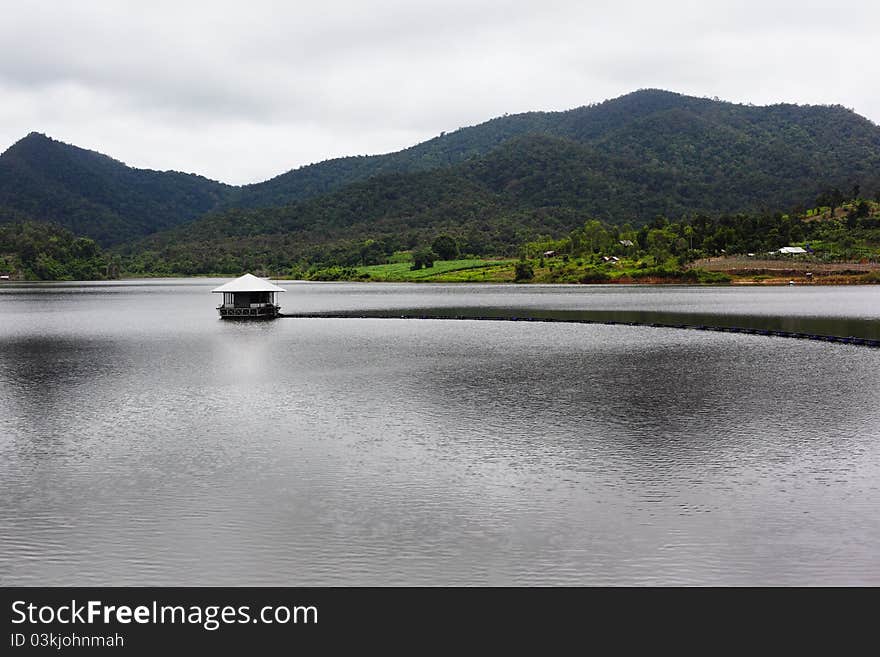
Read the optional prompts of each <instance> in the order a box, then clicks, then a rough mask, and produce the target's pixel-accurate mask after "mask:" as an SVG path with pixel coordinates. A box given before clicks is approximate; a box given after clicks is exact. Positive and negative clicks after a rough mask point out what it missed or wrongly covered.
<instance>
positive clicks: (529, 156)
mask: <svg viewBox="0 0 880 657" xmlns="http://www.w3.org/2000/svg"><path fill="white" fill-rule="evenodd" d="M756 175H760V172H755V171H749V172H744V173H743V178H741V179H737V178H736V177H735V176H733V175H731V176H729V177H724V176H722V177H720V178H718V179H708V180H699V181H691V182H687V181H686V180H684V179H683V178H682V177H681V176H680V175H679V174H678V173H677V172H676V171H675V169H674V168H667V167H663V166H658V165H657V164H654V163H651V162H636V161H633V160H631V159H628V158H626V157H620V156H613V155H610V154H607V153H604V152H602V151H601V150H599V149H598V148H596V147H591V146H586V145H584V144H582V143H580V142H577V141H573V140H570V139H564V138H560V137H551V136H547V135H526V136H522V137H517V138H514V139H511V140H509V141H507V142H505V143H503V144H502V145H501V146H499V147H498V148H496V149H494V150H493V151H491V152H490V153H488V154H487V155H485V156H483V157H480V158H476V159H472V160H468V161H466V162H463V163H460V164H458V165H456V166H452V167H446V168H443V169H438V170H435V171H422V172H415V173H392V174H385V175H381V176H377V177H374V178H370V179H368V180H365V181H362V182H357V183H352V184H350V185H348V186H346V187H344V188H343V189H341V190H338V191H336V192H333V193H330V194H327V195H324V196H321V197H318V198H314V199H310V200H307V201H300V202H295V203H292V204H290V205H287V206H283V207H277V208H262V209H236V210H228V211H223V212H215V213H212V214H210V215H208V216H206V217H204V218H203V219H200V220H199V221H196V222H194V223H191V224H187V225H183V226H180V227H178V228H176V229H173V230H171V231H167V232H164V233H159V234H156V235H154V236H152V237H150V238H148V239H146V240H144V241H142V242H139V243H137V244H134V245H129V247H128V248H127V249H126V251H125V252H126V253H127V254H128V255H130V256H133V257H135V258H136V257H137V255H138V254H139V253H149V254H151V255H150V256H149V260H150V262H147V261H146V260H145V261H144V262H143V264H142V266H141V265H138V267H139V268H140V269H142V270H143V271H145V272H150V271H155V269H153V265H152V264H150V263H151V262H157V263H158V262H162V263H164V264H163V265H162V267H167V268H168V271H174V272H183V273H192V274H196V273H210V272H234V271H240V270H249V269H265V270H268V271H281V270H283V269H284V268H286V267H289V265H290V264H291V263H294V262H319V263H338V262H346V263H350V262H357V261H358V258H359V257H361V255H360V251H361V250H362V249H364V248H366V249H368V250H369V251H370V256H369V257H372V256H374V255H378V256H380V258H381V257H385V256H388V255H389V254H391V253H393V252H394V251H398V250H407V249H412V248H415V247H418V246H420V245H424V244H430V243H431V242H432V240H433V239H434V238H435V237H436V236H437V235H439V234H443V233H446V234H449V235H451V236H453V237H454V239H455V240H456V241H457V243H458V245H459V248H460V249H461V251H462V252H464V253H469V254H473V255H480V256H489V255H507V256H510V255H515V254H516V253H517V250H518V249H519V247H520V246H521V245H522V244H523V243H524V242H527V241H530V240H534V239H536V238H538V237H539V236H553V237H559V236H561V235H564V234H566V233H567V232H568V231H571V230H573V229H575V228H577V227H579V226H581V225H583V223H584V221H585V220H586V219H587V218H592V219H600V220H604V221H605V222H607V223H612V224H615V223H616V224H618V225H620V224H623V223H630V224H632V225H633V226H638V225H639V224H645V223H647V222H648V221H651V220H653V219H655V218H656V217H657V216H658V215H662V216H666V217H672V218H678V217H680V216H681V215H682V214H685V213H701V214H704V215H709V216H713V215H715V216H717V215H721V214H729V208H735V209H738V208H747V207H749V206H750V205H754V206H761V205H763V204H764V203H765V202H766V203H767V205H766V206H765V207H764V208H763V210H765V211H766V212H768V213H769V212H772V211H776V210H779V209H787V208H788V207H790V205H793V204H794V203H793V202H791V203H789V206H786V205H779V206H774V205H770V203H772V198H773V196H772V195H771V196H768V197H763V198H762V197H760V196H758V195H757V194H758V193H759V192H757V191H756V190H751V189H749V188H748V187H747V186H746V185H745V182H744V179H745V177H747V176H748V177H754V176H756ZM777 177H778V178H780V179H782V180H783V181H789V182H790V181H791V179H790V178H788V177H786V176H785V175H784V174H783V173H782V172H780V174H779V175H778V176H777ZM854 187H855V185H853V186H852V187H849V188H847V189H846V190H845V191H846V194H847V198H854V197H855V196H859V195H860V194H861V186H860V189H859V190H858V191H856V190H855V189H854ZM868 189H869V187H867V186H866V187H865V190H866V191H867V190H868ZM870 189H876V190H877V191H875V192H870V194H873V195H874V196H876V195H880V187H878V188H875V187H870ZM815 190H820V191H821V189H820V188H819V186H818V185H817V186H815V187H806V188H805V189H803V190H801V194H802V196H800V197H797V199H796V200H800V201H802V202H803V203H804V204H805V205H807V206H810V207H812V206H813V205H814V204H818V205H825V204H826V202H825V201H822V202H820V201H819V199H818V198H817V197H819V196H821V195H823V194H820V193H817V192H816V191H815ZM750 194H755V195H754V196H750ZM776 195H777V196H778V197H780V198H786V199H789V200H791V199H795V198H796V197H795V195H794V194H792V192H791V191H790V190H788V189H785V188H783V189H779V190H778V191H777V192H776ZM826 195H827V196H828V197H829V198H837V197H841V198H842V192H840V190H833V193H830V194H826ZM862 195H863V196H867V195H868V194H862ZM840 202H841V200H839V199H838V200H834V201H827V203H835V204H836V205H838V206H839V205H840ZM374 252H375V253H374ZM367 259H369V258H367V257H364V258H363V260H364V261H366V260H367Z"/></svg>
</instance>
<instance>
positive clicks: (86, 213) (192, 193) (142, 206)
mask: <svg viewBox="0 0 880 657" xmlns="http://www.w3.org/2000/svg"><path fill="white" fill-rule="evenodd" d="M231 189H232V188H231V187H229V186H228V185H223V184H221V183H217V182H214V181H211V180H208V179H207V178H202V177H201V176H195V175H189V174H183V173H177V172H173V171H169V172H161V171H149V170H144V169H133V168H131V167H127V166H125V165H124V164H123V163H122V162H118V161H117V160H114V159H112V158H110V157H107V156H106V155H101V154H100V153H96V152H94V151H88V150H84V149H82V148H77V147H75V146H70V145H68V144H64V143H61V142H59V141H55V140H54V139H50V138H48V137H46V136H45V135H41V134H38V133H31V134H30V135H28V136H27V137H25V138H24V139H22V140H21V141H19V142H18V143H16V144H14V145H13V146H12V147H10V148H9V149H8V150H7V151H6V152H4V153H3V154H2V155H0V208H5V213H6V214H7V215H8V214H9V213H11V212H14V213H17V214H19V215H23V216H25V217H28V218H31V219H40V220H48V221H52V222H54V223H57V224H59V225H61V226H63V227H65V228H67V229H68V230H71V231H73V232H74V233H76V234H78V235H84V236H88V237H90V238H92V239H94V240H96V241H98V242H100V243H102V244H104V245H107V244H117V243H119V242H123V241H125V240H130V239H133V238H136V237H140V236H143V235H147V234H150V233H153V232H156V231H157V230H162V229H164V228H170V227H172V226H176V225H178V224H181V223H185V222H187V221H192V220H193V219H195V218H197V217H199V216H200V215H202V214H204V213H205V212H207V211H209V210H211V209H212V208H214V207H216V206H217V205H218V203H219V202H220V201H221V200H222V199H224V198H226V197H227V196H228V194H229V192H230V190H231ZM3 215H4V213H3V212H0V222H2V221H3Z"/></svg>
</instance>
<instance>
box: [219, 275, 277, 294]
mask: <svg viewBox="0 0 880 657" xmlns="http://www.w3.org/2000/svg"><path fill="white" fill-rule="evenodd" d="M211 292H287V290H285V289H284V288H283V287H278V286H277V285H275V284H274V283H270V282H269V281H267V280H266V279H264V278H257V277H256V276H254V275H253V274H245V275H244V276H240V277H238V278H236V279H235V280H234V281H229V282H228V283H226V284H224V285H221V286H220V287H215V288H214V289H213V290H211Z"/></svg>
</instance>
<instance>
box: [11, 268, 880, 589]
mask: <svg viewBox="0 0 880 657" xmlns="http://www.w3.org/2000/svg"><path fill="white" fill-rule="evenodd" d="M217 284H219V282H218V281H208V280H173V281H140V282H139V281H128V282H115V283H101V284H70V283H68V284H43V285H23V284H6V285H2V286H0V584H6V585H10V584H57V585H73V584H96V585H97V584H120V585H124V584H181V585H186V584H191V585H198V584H255V585H261V584H264V585H269V584H278V585H306V584H476V585H483V584H756V583H761V584H875V585H876V584H880V405H878V403H877V402H878V397H880V394H878V390H880V367H878V366H880V350H875V349H867V348H863V347H854V346H846V345H837V344H826V343H816V342H808V341H798V340H791V339H785V338H768V337H760V336H748V335H733V334H718V333H704V332H694V331H679V330H674V329H661V328H647V327H646V328H640V327H626V326H602V325H580V324H523V323H503V322H469V321H463V322H444V321H442V320H396V319H279V320H276V321H274V322H266V323H235V322H223V321H220V320H218V319H217V317H216V311H215V310H214V305H215V303H216V298H212V295H210V294H209V290H210V289H211V287H213V286H215V285H217ZM286 287H288V289H289V292H288V293H287V294H286V295H282V296H283V299H282V305H283V306H284V310H285V311H288V312H295V311H305V312H311V311H350V310H361V309H366V310H382V309H384V310H393V309H414V308H434V309H436V308H455V309H461V308H466V309H468V308H469V309H502V310H503V309H532V310H534V311H536V312H537V311H541V310H543V311H565V312H575V311H576V312H638V313H667V314H668V313H674V314H681V315H691V316H700V317H704V318H705V317H714V318H716V319H719V320H721V319H723V318H728V319H730V318H734V319H741V318H742V317H752V318H754V317H765V318H768V321H785V322H787V323H789V324H795V325H797V324H799V323H803V322H814V323H815V322H821V323H823V325H827V326H831V325H832V324H834V325H835V326H839V327H844V329H843V330H845V327H853V326H856V327H860V328H861V329H864V328H865V327H868V328H869V329H870V328H871V327H876V326H877V325H878V323H880V288H876V287H853V288H847V287H844V288H818V287H817V288H758V289H742V288H687V287H671V288H670V287H657V288H653V287H631V288H630V287H617V286H615V287H611V286H606V287H601V286H600V287H590V286H578V287H555V286H520V287H517V286H444V285H436V286H433V285H428V286H422V285H419V286H414V285H381V284H372V285H371V284H360V285H355V284H294V283H291V284H287V285H286ZM829 323H831V324H829ZM843 334H844V335H845V334H847V333H845V332H844V333H843Z"/></svg>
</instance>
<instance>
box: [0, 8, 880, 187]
mask: <svg viewBox="0 0 880 657" xmlns="http://www.w3.org/2000/svg"><path fill="white" fill-rule="evenodd" d="M878 25H880V2H877V1H876V0H861V1H858V2H847V1H846V0H841V1H833V2H832V1H826V2H812V1H811V0H799V1H796V2H795V1H777V0H761V1H757V2H753V1H751V0H740V1H729V2H728V1H712V0H705V1H702V2H689V1H684V0H663V1H662V2H661V1H659V0H657V1H655V2H645V1H638V2H636V1H628V0H614V1H610V2H604V1H599V2H596V1H593V0H573V1H567V0H566V1H562V0H560V1H556V0H539V1H534V2H513V1H508V2H496V1H490V0H466V1H460V0H442V1H435V0H386V1H382V2H372V1H369V0H364V1H354V0H321V1H320V2H312V1H301V0H291V1H289V2H269V1H264V0H247V1H246V2H221V1H219V0H214V1H212V2H186V1H184V0H174V1H169V2H166V1H164V0H151V1H150V2H143V1H142V0H137V1H135V2H127V1H125V0H106V1H102V2H98V1H92V0H77V1H76V2H57V1H53V2H49V1H40V0H29V1H28V2H21V1H12V0H0V94H2V95H0V98H2V102H0V150H5V149H6V148H7V147H8V146H10V145H11V144H12V143H14V142H15V141H17V140H18V139H20V138H21V137H23V136H24V135H26V134H27V133H28V132H31V131H37V132H44V133H46V134H48V135H49V136H51V137H54V138H56V139H60V140H61V141H66V142H69V143H73V144H76V145H78V146H82V147H85V148H91V149H94V150H100V151H101V152H103V153H106V154H108V155H111V156H113V157H115V158H117V159H120V160H122V161H124V162H126V163H127V164H129V165H131V166H137V167H147V168H154V169H176V170H180V171H186V172H194V173H200V174H202V175H206V176H208V177H210V178H214V179H218V180H222V181H224V182H229V183H234V184H241V183H247V182H255V181H259V180H264V179H266V178H269V177H272V176H274V175H277V174H279V173H282V172H284V171H286V170H288V169H291V168H295V167H298V166H300V165H303V164H309V163H311V162H317V161H321V160H324V159H327V158H330V157H337V156H341V155H357V154H367V153H383V152H388V151H393V150H398V149H400V148H404V147H406V146H410V145H412V144H414V143H417V142H419V141H423V140H425V139H428V138H430V137H433V136H436V135H437V134H439V133H440V132H441V131H443V130H446V131H449V130H454V129H455V128H457V127H459V126H465V125H473V124H475V123H480V122H482V121H485V120H487V119H489V118H492V117H494V116H498V115H501V114H504V113H515V112H522V111H527V110H562V109H570V108H572V107H577V106H580V105H584V104H587V103H591V102H596V101H601V100H604V99H606V98H613V97H615V96H619V95H622V94H624V93H627V92H629V91H633V90H635V89H639V88H644V87H659V88H664V89H669V90H673V91H679V92H682V93H687V94H691V95H695V96H718V97H720V98H722V99H725V100H732V101H737V102H752V103H755V104H768V103H776V102H797V103H827V104H842V105H845V106H846V107H850V108H852V109H854V110H856V111H857V112H858V113H859V114H862V115H864V116H867V117H868V118H870V119H871V120H872V121H874V122H875V123H880V91H878V80H880V75H878V73H880V56H878V54H877V44H878V38H877V33H878Z"/></svg>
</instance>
